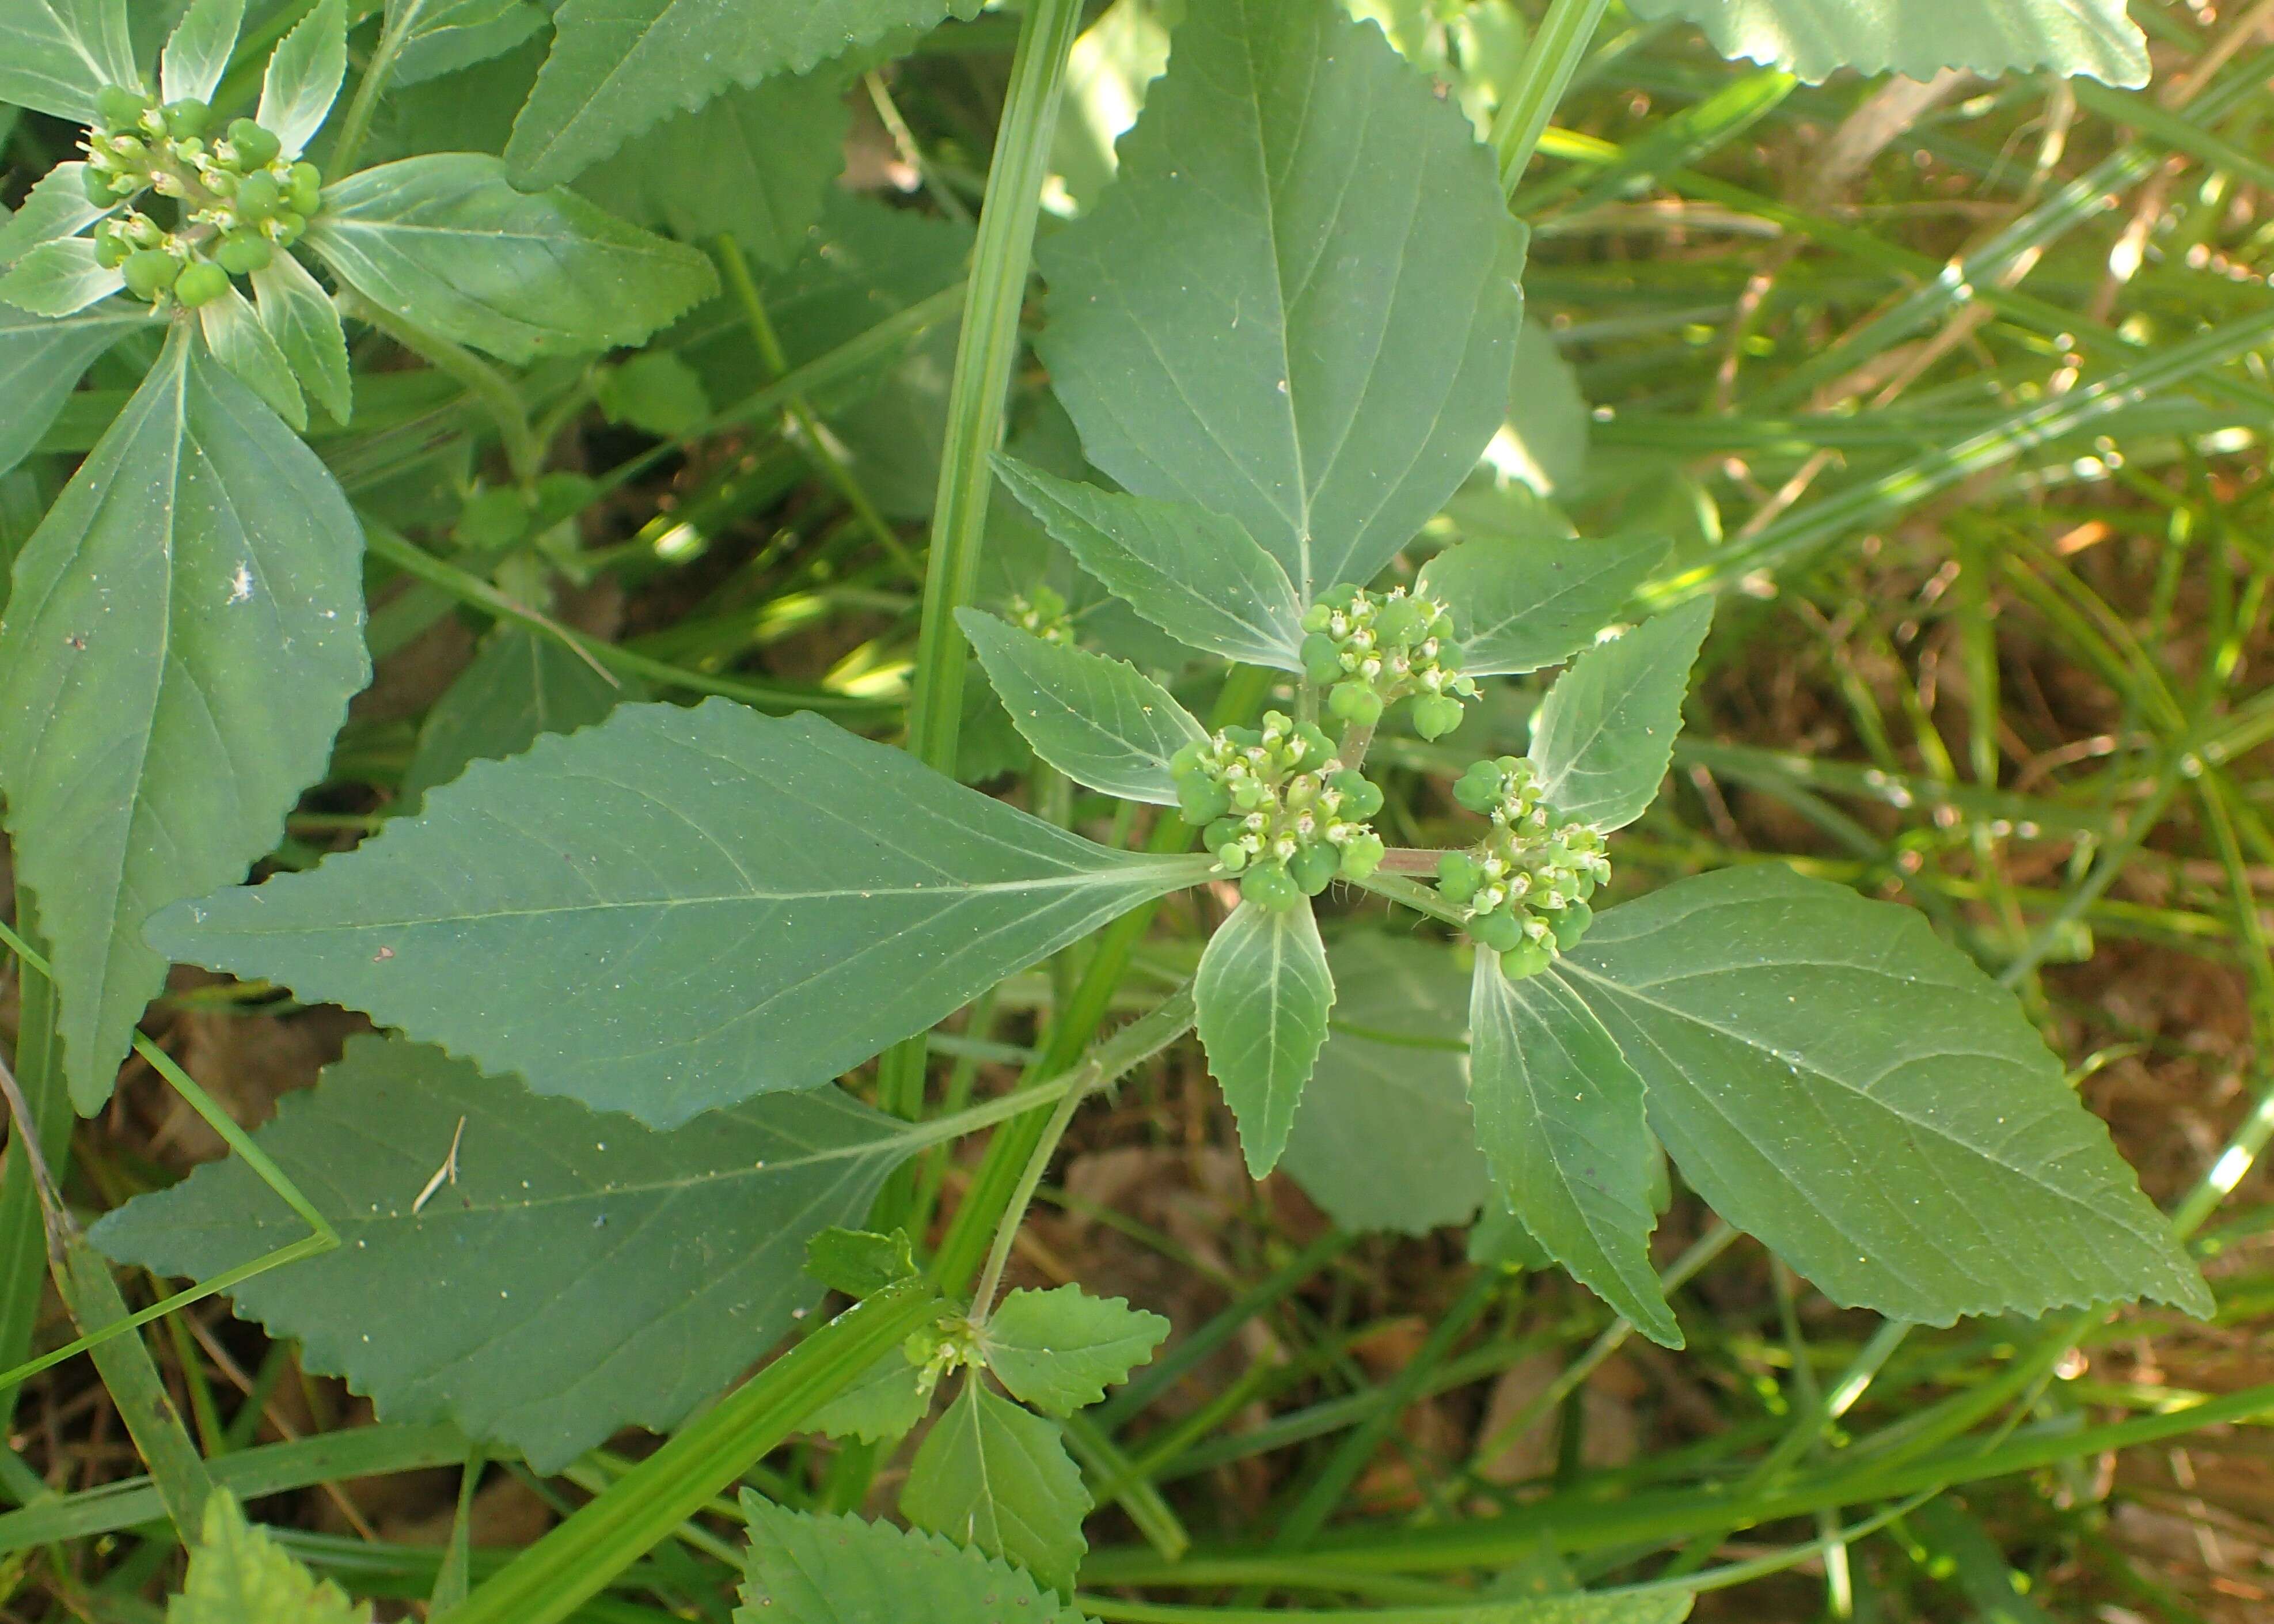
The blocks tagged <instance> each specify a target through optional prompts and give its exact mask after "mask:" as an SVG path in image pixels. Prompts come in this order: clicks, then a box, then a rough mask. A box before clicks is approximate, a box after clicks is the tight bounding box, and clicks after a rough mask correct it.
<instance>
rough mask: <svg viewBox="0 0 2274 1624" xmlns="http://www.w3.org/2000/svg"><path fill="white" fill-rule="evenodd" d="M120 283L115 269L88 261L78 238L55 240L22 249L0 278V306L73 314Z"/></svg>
mask: <svg viewBox="0 0 2274 1624" xmlns="http://www.w3.org/2000/svg"><path fill="white" fill-rule="evenodd" d="M125 285H126V278H125V277H124V275H123V274H120V273H119V271H118V270H117V268H116V267H109V266H105V265H103V264H102V262H101V261H99V260H98V259H96V258H95V257H94V242H93V241H92V240H90V239H89V238H87V237H56V238H54V239H52V240H50V241H49V242H44V243H41V244H39V245H38V246H37V247H34V248H32V249H30V250H28V251H26V252H25V253H24V254H23V256H22V257H21V258H19V259H18V260H17V261H16V263H15V264H13V265H11V266H10V267H8V274H6V275H4V276H0V303H5V304H9V305H14V306H15V307H16V308H17V309H18V310H27V311H29V312H32V313H33V314H34V315H35V316H74V315H77V314H78V313H79V312H80V311H83V310H85V309H86V308H87V306H88V305H95V304H100V303H101V302H102V300H104V299H107V298H109V297H110V296H111V295H112V294H114V293H116V292H117V291H118V290H119V289H121V288H124V286H125Z"/></svg>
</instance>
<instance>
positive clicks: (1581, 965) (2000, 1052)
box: [1561, 864, 2212, 1325]
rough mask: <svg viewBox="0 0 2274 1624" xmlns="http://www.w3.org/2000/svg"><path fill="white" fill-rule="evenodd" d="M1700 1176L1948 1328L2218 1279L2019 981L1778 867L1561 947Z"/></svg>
mask: <svg viewBox="0 0 2274 1624" xmlns="http://www.w3.org/2000/svg"><path fill="white" fill-rule="evenodd" d="M1561 973H1562V974H1564V975H1565V977H1566V979H1567V980H1569V981H1570V982H1571V984H1572V986H1573V987H1574V989H1576V990H1577V992H1578V993H1579V994H1580V995H1581V996H1583V997H1585V999H1586V1001H1587V1004H1588V1005H1589V1006H1590V1007H1591V1008H1592V1009H1593V1010H1594V1011H1595V1013H1596V1014H1597V1016H1599V1017H1600V1019H1601V1020H1602V1022H1603V1025H1604V1026H1606V1027H1608V1029H1609V1031H1610V1033H1611V1035H1612V1036H1613V1037H1614V1038H1615V1040H1616V1041H1617V1042H1618V1045H1619V1048H1620V1049H1623V1051H1624V1052H1625V1054H1626V1056H1627V1057H1628V1059H1629V1060H1630V1062H1631V1063H1632V1064H1634V1066H1635V1069H1636V1070H1637V1071H1640V1072H1641V1073H1642V1077H1643V1080H1644V1082H1645V1085H1647V1087H1648V1099H1649V1110H1650V1123H1651V1126H1652V1127H1653V1129H1654V1130H1655V1131H1656V1132H1657V1133H1658V1136H1659V1138H1660V1139H1662V1140H1663V1141H1664V1142H1665V1144H1666V1147H1667V1148H1668V1150H1670V1151H1671V1152H1672V1153H1673V1154H1674V1159H1675V1162H1676V1163H1677V1164H1678V1165H1679V1166H1680V1168H1681V1169H1682V1172H1683V1177H1685V1178H1686V1179H1688V1180H1689V1182H1690V1184H1691V1185H1692V1186H1693V1187H1694V1188H1695V1189H1696V1190H1697V1191H1698V1193H1699V1194H1700V1195H1703V1196H1704V1197H1705V1198H1706V1199H1707V1200H1708V1201H1710V1202H1712V1203H1713V1207H1714V1208H1715V1209H1716V1210H1717V1211H1719V1212H1720V1213H1721V1214H1722V1216H1724V1217H1726V1218H1727V1219H1728V1221H1729V1222H1731V1223H1734V1224H1736V1225H1737V1226H1738V1227H1739V1228H1740V1229H1745V1230H1747V1231H1748V1232H1750V1233H1751V1234H1753V1235H1757V1236H1758V1237H1760V1238H1761V1239H1762V1240H1763V1241H1765V1242H1766V1243H1767V1244H1769V1245H1770V1246H1772V1247H1773V1248H1774V1249H1775V1250H1776V1251H1777V1252H1779V1253H1781V1255H1782V1256H1784V1257H1785V1258H1786V1259H1789V1260H1790V1262H1791V1264H1792V1266H1793V1267H1795V1268H1796V1269H1798V1270H1799V1271H1800V1272H1801V1273H1803V1274H1806V1275H1807V1276H1808V1277H1809V1279H1810V1280H1811V1281H1813V1282H1815V1283H1816V1286H1817V1288H1818V1289H1819V1290H1821V1291H1823V1292H1824V1293H1825V1295H1826V1296H1827V1297H1831V1298H1832V1299H1833V1300H1834V1302H1838V1303H1843V1304H1849V1305H1851V1306H1857V1307H1870V1308H1875V1309H1877V1310H1879V1312H1881V1313H1884V1314H1886V1315H1889V1316H1890V1317H1892V1318H1895V1319H1917V1320H1924V1321H1925V1322H1927V1323H1929V1324H1934V1325H1948V1324H1949V1323H1951V1322H1952V1321H1953V1320H1954V1319H1957V1318H1958V1317H1959V1316H1961V1315H1963V1314H1986V1313H1998V1312H2010V1313H2018V1314H2039V1313H2043V1312H2046V1311H2047V1310H2049V1309H2052V1308H2054V1307H2058V1306H2060V1305H2063V1304H2090V1303H2105V1302H2113V1301H2120V1300H2128V1299H2131V1298H2135V1297H2154V1298H2156V1299H2157V1300H2159V1301H2162V1302H2166V1303H2171V1304H2174V1305H2175V1306H2177V1307H2180V1308H2182V1309H2184V1310H2186V1311H2187V1312H2189V1313H2194V1314H2207V1313H2209V1312H2210V1310H2211V1307H2212V1302H2211V1297H2210V1292H2209V1291H2208V1290H2207V1289H2205V1287H2204V1285H2203V1283H2202V1275H2201V1274H2198V1273H2197V1272H2196V1270H2195V1265H2194V1264H2193V1263H2192V1262H2191V1261H2189V1260H2188V1258H2187V1253H2186V1252H2184V1251H2183V1250H2181V1248H2180V1246H2179V1244H2177V1243H2176V1242H2175V1241H2174V1240H2173V1239H2172V1231H2171V1226H2170V1225H2169V1224H2168V1223H2166V1222H2165V1220H2164V1218H2163V1215H2162V1214H2159V1213H2157V1211H2156V1209H2155V1208H2154V1207H2151V1206H2150V1205H2149V1203H2148V1200H2147V1198H2146V1197H2144V1196H2142V1194H2141V1193H2140V1189H2139V1185H2138V1184H2137V1183H2136V1182H2135V1180H2134V1178H2133V1177H2132V1171H2131V1169H2129V1168H2127V1167H2126V1166H2125V1165H2124V1162H2123V1161H2122V1160H2121V1159H2120V1157H2119V1156H2118V1155H2117V1154H2116V1152H2115V1150H2114V1149H2113V1148H2112V1147H2111V1146H2110V1144H2109V1140H2108V1130H2107V1129H2106V1128H2105V1126H2103V1125H2102V1124H2101V1123H2100V1122H2099V1121H2097V1119H2096V1118H2095V1117H2093V1116H2092V1115H2091V1114H2090V1112H2088V1111H2086V1110H2085V1109H2084V1108H2083V1107H2082V1105H2081V1104H2079V1103H2078V1102H2077V1099H2076V1096H2075V1094H2074V1092H2073V1091H2072V1090H2071V1089H2070V1087H2069V1086H2068V1084H2067V1081H2066V1080H2065V1079H2063V1078H2062V1075H2061V1068H2060V1064H2059V1062H2058V1061H2057V1060H2055V1059H2054V1057H2053V1056H2052V1054H2051V1053H2050V1052H2049V1051H2048V1050H2047V1049H2045V1046H2044V1042H2043V1041H2042V1040H2040V1039H2039V1037H2038V1036H2037V1032H2036V1030H2035V1029H2034V1028H2033V1027H2032V1026H2030V1025H2029V1022H2028V1021H2026V1020H2025V1019H2022V1011H2021V1007H2020V1005H2019V1004H2016V1003H2015V1002H2014V998H2013V996H2011V995H2010V994H2008V993H2007V992H2005V991H2003V990H2001V989H1999V988H1997V987H1995V986H1993V985H1992V983H1991V982H1990V981H1989V980H1988V979H1987V978H1986V977H1984V975H1983V974H1982V973H1981V971H1980V970H1978V969H1977V968H1976V967H1975V965H1974V963H1973V961H1972V960H1971V959H1967V958H1965V957H1964V956H1963V955H1962V954H1961V953H1959V952H1958V951H1956V950H1955V949H1954V948H1952V947H1950V946H1948V945H1946V944H1944V943H1943V942H1941V941H1940V940H1939V939H1938V938H1937V937H1936V936H1935V935H1934V933H1933V932H1932V931H1931V930H1930V929H1928V928H1927V924H1926V921H1925V920H1924V918H1922V917H1921V916H1920V915H1918V914H1914V913H1912V912H1910V911H1909V909H1906V908H1899V907H1896V906H1892V905H1891V904H1887V903H1883V902H1867V901H1865V900H1864V898H1860V897H1858V896H1856V894H1855V892H1853V891H1849V890H1848V889H1847V888H1846V887H1845V886H1840V885H1832V884H1827V883H1825V882H1823V881H1820V880H1811V879H1804V878H1803V877H1802V876H1799V875H1797V874H1795V873H1794V872H1793V871H1792V870H1791V869H1789V868H1785V867H1783V866H1782V865H1781V864H1761V865H1757V866H1751V867H1747V868H1730V869H1725V870H1722V871H1721V872H1720V873H1717V874H1707V875H1701V876H1698V878H1696V879H1690V880H1683V881H1681V882H1679V883H1675V884H1673V885H1669V886H1668V887H1666V889H1664V890H1663V891H1656V892H1653V894H1652V895H1650V896H1648V897H1645V898H1642V899H1641V900H1640V901H1638V902H1630V903H1627V904H1624V905H1623V906H1619V907H1615V908H1611V909H1608V910H1607V911H1606V912H1604V913H1603V914H1600V915H1598V916H1597V917H1596V920H1595V922H1594V926H1593V929H1591V930H1590V931H1589V932H1588V933H1587V937H1586V940H1585V942H1583V943H1581V944H1580V945H1579V947H1578V948H1577V950H1576V951H1574V952H1571V953H1569V954H1566V955H1565V956H1564V958H1563V959H1562V960H1561Z"/></svg>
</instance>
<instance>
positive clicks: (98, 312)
mask: <svg viewBox="0 0 2274 1624" xmlns="http://www.w3.org/2000/svg"><path fill="white" fill-rule="evenodd" d="M155 320H156V318H155V317H154V316H153V315H152V314H151V312H150V307H149V306H148V305H140V304H137V303H135V302H133V301H132V300H130V299H112V300H109V301H108V302H106V303H104V304H101V305H92V306H90V307H88V308H87V309H86V310H83V311H80V312H79V313H78V314H77V315H74V316H66V317H64V318H63V319H62V320H49V318H47V317H45V316H34V315H28V314H26V313H25V312H22V311H18V310H11V309H9V308H7V307H6V306H4V305H0V400H4V401H6V402H8V410H6V411H4V412H0V473H5V472H6V471H7V470H10V469H11V468H13V467H15V466H16V464H17V463H19V462H22V461H23V460H24V459H25V458H26V456H29V455H31V454H32V452H33V450H34V448H35V447H38V445H39V443H40V437H41V435H43V434H45V433H46V432H48V429H49V426H50V425H52V424H53V423H54V422H55V420H56V416H57V415H58V414H59V413H61V412H62V410H63V409H64V402H65V401H66V400H68V399H70V398H71V392H72V387H74V386H75V385H77V384H78V382H79V376H80V374H82V373H83V372H86V371H87V368H88V367H89V366H91V365H94V358H95V357H97V356H99V355H101V354H102V352H103V351H104V350H108V349H109V348H110V347H111V345H113V344H115V343H117V342H118V341H119V340H120V339H122V338H124V337H125V336H126V335H128V334H129V333H132V332H133V331H135V330H136V329H137V328H140V327H150V326H152V325H154V322H155ZM0 601H4V599H0Z"/></svg>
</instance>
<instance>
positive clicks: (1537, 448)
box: [1485, 320, 1593, 496]
mask: <svg viewBox="0 0 2274 1624" xmlns="http://www.w3.org/2000/svg"><path fill="white" fill-rule="evenodd" d="M1592 424H1593V418H1592V417H1591V415H1590V413H1589V411H1588V409H1587V397H1586V396H1585V395H1583V394H1581V393H1580V390H1579V375H1578V373H1577V372H1574V371H1573V370H1572V368H1571V364H1570V362H1569V361H1566V360H1565V359H1564V358H1563V355H1562V351H1561V350H1558V349H1556V347H1555V335H1553V334H1551V333H1549V332H1548V330H1547V328H1546V327H1543V326H1541V325H1540V323H1539V322H1537V321H1530V320H1527V321H1526V322H1525V324H1524V335H1523V337H1521V338H1519V339H1518V340H1517V344H1516V377H1515V382H1514V384H1513V386H1512V387H1510V390H1509V405H1508V421H1507V422H1506V423H1504V424H1502V425H1501V431H1500V432H1499V433H1497V434H1495V435H1494V436H1493V441H1492V445H1491V447H1489V448H1488V449H1487V451H1486V453H1485V460H1486V461H1487V462H1489V463H1491V464H1492V467H1493V470H1494V471H1495V473H1497V474H1498V475H1499V476H1500V477H1502V478H1503V479H1510V480H1516V481H1520V482H1521V483H1522V484H1524V485H1525V486H1527V487H1529V488H1530V489H1531V490H1532V491H1533V492H1537V493H1538V494H1539V495H1541V496H1553V495H1555V493H1556V492H1558V491H1559V490H1562V489H1563V488H1564V487H1565V486H1567V485H1576V484H1577V482H1578V480H1579V477H1580V476H1581V475H1583V474H1584V473H1585V472H1586V469H1587V441H1588V440H1589V438H1590V435H1591V432H1592Z"/></svg>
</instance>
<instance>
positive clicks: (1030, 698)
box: [955, 609, 1208, 807]
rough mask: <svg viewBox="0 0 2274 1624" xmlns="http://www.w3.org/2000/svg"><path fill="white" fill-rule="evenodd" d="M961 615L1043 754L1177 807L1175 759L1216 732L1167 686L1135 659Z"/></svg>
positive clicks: (1094, 784)
mask: <svg viewBox="0 0 2274 1624" xmlns="http://www.w3.org/2000/svg"><path fill="white" fill-rule="evenodd" d="M955 619H956V623H957V624H958V625H959V626H960V627H962V628H963V635H965V636H966V637H968V638H969V639H970V640H971V650H972V652H973V653H975V654H976V655H977V656H978V657H979V663H980V665H982V666H983V667H984V668H985V669H986V672H987V680H988V681H990V682H991V683H992V684H994V687H995V692H996V694H997V695H998V696H1000V698H1001V699H1002V701H1003V708H1004V709H1005V711H1008V712H1010V716H1011V722H1012V725H1013V726H1015V727H1016V728H1018V730H1019V732H1020V734H1021V735H1022V736H1023V737H1024V738H1025V739H1026V741H1027V742H1028V744H1030V745H1032V746H1034V747H1035V755H1037V756H1041V757H1042V758H1043V760H1044V761H1046V762H1048V763H1050V765H1051V766H1053V767H1056V768H1057V769H1058V771H1060V772H1063V773H1065V775H1066V777H1068V778H1072V779H1073V781H1074V782H1075V783H1077V784H1087V785H1088V786H1090V788H1092V789H1102V790H1103V791H1104V792H1105V793H1107V794H1109V795H1118V796H1120V797H1121V798H1122V799H1123V800H1124V801H1150V802H1151V803H1152V804H1153V805H1155V806H1161V807H1166V806H1174V805H1175V804H1176V801H1177V786H1176V780H1175V779H1173V778H1171V777H1170V776H1169V757H1171V756H1174V755H1175V754H1176V753H1177V752H1178V750H1180V749H1182V748H1184V747H1185V746H1186V745H1187V744H1191V743H1194V742H1197V741H1201V740H1204V739H1206V738H1207V737H1208V733H1207V731H1206V730H1205V729H1203V728H1202V727H1201V725H1200V724H1199V723H1198V722H1197V721H1195V720H1193V716H1192V713H1191V712H1190V711H1186V709H1185V708H1184V706H1182V705H1180V704H1178V703H1177V702H1176V701H1175V700H1174V699H1173V698H1171V696H1170V694H1169V690H1168V689H1166V688H1163V687H1162V686H1161V685H1160V684H1159V683H1157V682H1156V681H1154V680H1153V679H1152V678H1150V677H1148V676H1147V675H1145V674H1144V673H1142V672H1141V671H1139V670H1138V669H1137V668H1136V667H1135V666H1133V665H1129V664H1127V663H1126V661H1122V660H1118V659H1111V658H1107V657H1106V656H1105V655H1103V654H1092V653H1091V652H1089V650H1087V649H1078V648H1076V647H1074V646H1073V644H1072V643H1050V642H1046V641H1044V640H1043V638H1041V637H1038V636H1036V635H1035V634H1034V633H1032V632H1029V631H1024V630H1021V629H1020V628H1018V627H1015V626H1010V625H1006V624H1005V623H1004V622H1003V621H1001V620H997V619H996V618H995V617H994V616H993V615H991V614H985V613H981V612H980V611H979V610H976V609H959V610H957V611H956V615H955Z"/></svg>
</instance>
